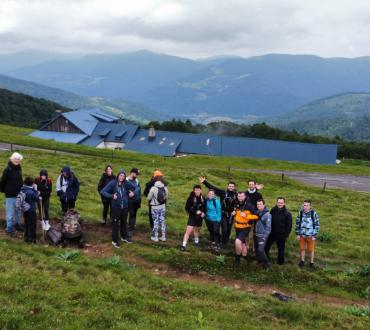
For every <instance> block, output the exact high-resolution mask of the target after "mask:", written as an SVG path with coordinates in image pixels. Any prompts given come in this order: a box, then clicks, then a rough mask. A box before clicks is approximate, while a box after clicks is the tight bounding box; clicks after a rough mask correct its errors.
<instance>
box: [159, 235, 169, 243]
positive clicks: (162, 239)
mask: <svg viewBox="0 0 370 330" xmlns="http://www.w3.org/2000/svg"><path fill="white" fill-rule="evenodd" d="M159 240H160V241H162V242H166V241H167V240H166V237H164V236H162V237H161V238H160V239H159Z"/></svg>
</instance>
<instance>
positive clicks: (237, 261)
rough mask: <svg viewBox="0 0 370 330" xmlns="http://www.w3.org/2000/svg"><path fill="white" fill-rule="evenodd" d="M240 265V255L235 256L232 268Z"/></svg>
mask: <svg viewBox="0 0 370 330" xmlns="http://www.w3.org/2000/svg"><path fill="white" fill-rule="evenodd" d="M239 267H240V256H236V257H235V261H234V268H239Z"/></svg>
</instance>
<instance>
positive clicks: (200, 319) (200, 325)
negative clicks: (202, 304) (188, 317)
mask: <svg viewBox="0 0 370 330" xmlns="http://www.w3.org/2000/svg"><path fill="white" fill-rule="evenodd" d="M196 320H197V323H198V329H199V330H201V329H204V317H203V313H202V312H200V311H199V312H198V316H197V319H196Z"/></svg>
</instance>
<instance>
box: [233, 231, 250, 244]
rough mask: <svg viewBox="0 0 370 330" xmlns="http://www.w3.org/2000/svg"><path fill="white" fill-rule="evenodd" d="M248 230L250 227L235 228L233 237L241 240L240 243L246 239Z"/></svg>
mask: <svg viewBox="0 0 370 330" xmlns="http://www.w3.org/2000/svg"><path fill="white" fill-rule="evenodd" d="M249 230H250V228H244V229H235V233H236V237H235V238H236V239H238V240H239V241H241V242H242V243H245V242H246V239H247V237H248V235H249Z"/></svg>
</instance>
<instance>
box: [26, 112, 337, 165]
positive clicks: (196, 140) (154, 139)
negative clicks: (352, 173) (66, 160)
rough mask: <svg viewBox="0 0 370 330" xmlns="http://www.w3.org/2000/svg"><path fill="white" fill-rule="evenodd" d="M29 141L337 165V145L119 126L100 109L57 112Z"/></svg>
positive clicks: (174, 154) (149, 151)
mask: <svg viewBox="0 0 370 330" xmlns="http://www.w3.org/2000/svg"><path fill="white" fill-rule="evenodd" d="M31 136H33V137H38V138H42V139H50V140H54V141H58V142H67V143H75V144H81V145H87V146H91V147H96V148H113V149H123V150H131V151H136V152H141V153H146V154H155V155H162V156H177V155H186V154H199V155H213V156H236V157H250V158H269V159H276V160H286V161H298V162H304V163H316V164H335V162H336V156H337V145H335V144H313V143H300V142H287V141H276V140H267V139H253V138H241V137H227V136H218V135H208V134H190V133H180V132H167V131H158V130H157V131H155V130H154V129H142V128H140V127H139V126H137V125H126V124H122V123H120V119H119V118H118V117H116V116H113V115H111V114H108V113H106V112H104V111H102V110H100V109H95V108H94V109H81V110H76V111H71V112H65V113H59V114H58V115H56V116H55V117H54V118H53V119H52V120H50V121H49V122H48V123H46V124H45V125H44V126H42V127H41V128H40V130H38V131H35V132H33V133H32V134H31Z"/></svg>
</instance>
